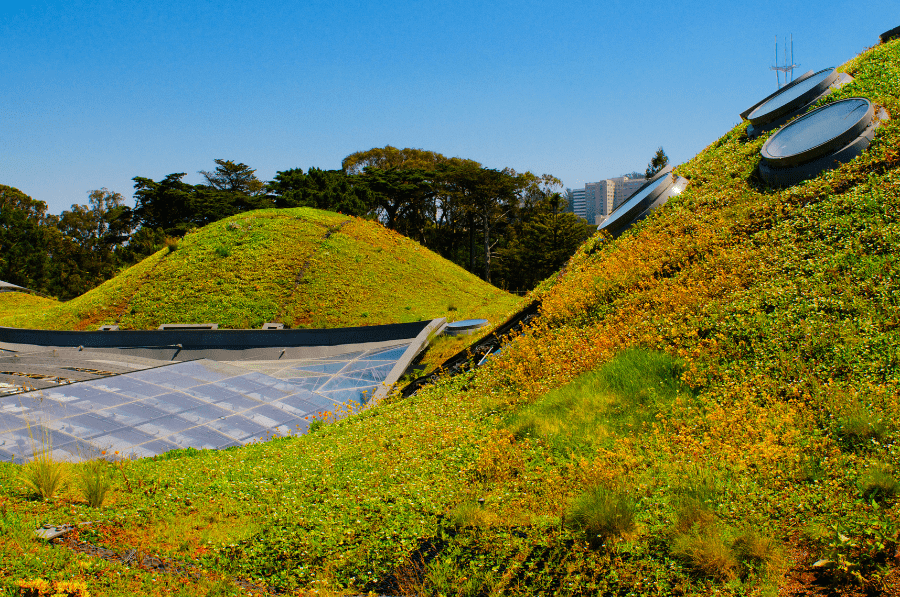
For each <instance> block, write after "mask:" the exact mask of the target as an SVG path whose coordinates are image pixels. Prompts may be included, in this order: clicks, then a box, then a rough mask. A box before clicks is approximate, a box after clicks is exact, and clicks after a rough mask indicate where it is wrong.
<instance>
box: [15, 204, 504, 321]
mask: <svg viewBox="0 0 900 600" xmlns="http://www.w3.org/2000/svg"><path fill="white" fill-rule="evenodd" d="M20 296H22V294H16V293H6V294H0V325H2V326H6V327H25V328H38V329H78V330H84V329H97V328H98V327H99V326H101V325H104V324H118V325H119V327H120V328H121V329H154V328H156V327H158V326H159V325H160V324H162V323H218V324H219V327H226V328H258V327H260V326H261V325H262V324H263V323H266V322H273V321H274V322H283V323H285V325H287V326H290V327H313V328H331V327H353V326H361V325H377V324H385V323H403V322H410V321H421V320H426V319H434V318H438V317H447V318H448V319H449V320H451V321H452V320H457V319H461V318H474V317H482V318H487V319H490V320H491V321H492V322H495V323H497V322H499V320H502V318H503V317H504V316H505V315H506V314H507V313H510V312H512V311H513V310H514V309H515V307H516V306H517V305H518V304H519V303H520V302H521V299H520V298H518V297H516V296H514V295H512V294H508V293H506V292H503V291H501V290H499V289H497V288H495V287H493V286H491V285H490V284H487V283H485V282H483V281H482V280H481V279H479V278H478V277H476V276H475V275H472V274H470V273H468V272H466V271H465V270H463V269H462V268H460V267H458V266H457V265H454V264H453V263H451V262H450V261H447V260H445V259H443V258H441V257H439V256H438V255H436V254H434V253H433V252H431V251H430V250H428V249H426V248H424V247H422V246H421V245H419V244H417V243H416V242H413V241H412V240H410V239H408V238H406V237H403V236H401V235H399V234H397V233H395V232H393V231H391V230H389V229H386V228H384V227H382V226H381V225H379V224H378V223H377V222H374V221H369V220H365V219H361V218H358V217H350V216H345V215H341V214H338V213H332V212H327V211H322V210H316V209H312V208H291V209H268V210H258V211H252V212H247V213H241V214H239V215H235V216H234V217H230V218H228V219H223V220H222V221H218V222H216V223H212V224H210V225H207V226H206V227H203V228H202V229H198V230H196V231H194V232H192V233H189V234H187V235H185V236H184V238H182V239H180V240H170V243H169V244H168V246H167V247H166V248H163V249H162V250H160V251H159V252H157V253H156V254H154V255H153V256H150V257H148V258H147V259H145V260H143V261H142V262H140V263H138V264H137V265H135V266H133V267H131V268H129V269H126V270H125V271H123V272H122V273H120V274H119V275H118V276H116V277H114V278H113V279H110V280H109V281H106V282H105V283H103V284H101V285H99V286H98V287H96V288H95V289H93V290H91V291H89V292H87V293H85V294H83V295H81V296H79V297H77V298H75V299H73V300H70V301H68V302H64V303H56V304H51V303H50V302H49V301H47V302H38V301H34V302H32V303H30V304H29V303H27V302H23V301H22V300H20V299H18V298H19V297H20ZM7 297H9V298H7Z"/></svg>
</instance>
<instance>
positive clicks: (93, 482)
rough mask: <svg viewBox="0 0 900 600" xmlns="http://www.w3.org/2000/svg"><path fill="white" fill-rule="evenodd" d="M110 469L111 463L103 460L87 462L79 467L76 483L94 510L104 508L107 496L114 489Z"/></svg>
mask: <svg viewBox="0 0 900 600" xmlns="http://www.w3.org/2000/svg"><path fill="white" fill-rule="evenodd" d="M110 468H111V467H110V465H109V463H108V462H107V461H106V460H104V459H102V458H97V459H94V460H90V461H86V462H83V463H81V464H80V465H79V466H78V468H77V470H76V481H77V484H78V488H79V489H80V490H81V493H82V495H83V496H84V501H85V502H87V504H88V506H90V507H92V508H100V507H101V506H103V502H104V501H105V500H106V495H107V494H108V493H109V490H110V489H112V477H110V474H109V469H110Z"/></svg>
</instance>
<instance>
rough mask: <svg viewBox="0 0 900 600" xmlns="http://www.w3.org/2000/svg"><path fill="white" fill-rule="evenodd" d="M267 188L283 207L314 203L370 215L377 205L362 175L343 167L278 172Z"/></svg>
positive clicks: (333, 208)
mask: <svg viewBox="0 0 900 600" xmlns="http://www.w3.org/2000/svg"><path fill="white" fill-rule="evenodd" d="M266 190H267V191H268V192H269V194H270V196H269V197H270V198H271V199H272V200H273V201H274V203H275V206H277V207H279V208H289V207H294V206H310V207H312V208H320V209H322V210H331V211H335V212H340V213H343V214H345V215H354V216H363V215H365V214H368V212H369V211H370V210H371V208H372V204H373V200H372V194H371V192H370V191H369V189H368V188H367V187H366V186H365V185H364V184H363V182H362V181H361V178H360V177H358V176H351V175H346V174H345V173H344V172H343V171H340V170H337V171H325V170H322V169H317V168H316V167H310V169H309V171H308V172H307V173H305V174H304V173H303V169H288V170H287V171H278V173H277V174H276V175H275V178H274V179H273V180H272V181H270V182H269V183H268V185H267V186H266Z"/></svg>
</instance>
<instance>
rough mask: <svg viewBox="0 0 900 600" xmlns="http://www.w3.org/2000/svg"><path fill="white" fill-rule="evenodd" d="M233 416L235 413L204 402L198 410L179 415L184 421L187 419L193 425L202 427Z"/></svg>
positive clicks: (193, 409)
mask: <svg viewBox="0 0 900 600" xmlns="http://www.w3.org/2000/svg"><path fill="white" fill-rule="evenodd" d="M233 414H234V413H233V412H232V411H230V410H226V409H224V408H222V407H221V406H216V405H215V404H208V403H206V402H203V403H201V404H200V405H199V406H197V407H196V408H192V409H190V410H186V411H184V412H181V413H179V414H178V416H180V417H181V418H182V419H187V420H188V421H190V422H192V423H196V424H198V425H200V424H203V423H209V422H210V421H215V420H218V419H224V418H228V417H229V416H231V415H233Z"/></svg>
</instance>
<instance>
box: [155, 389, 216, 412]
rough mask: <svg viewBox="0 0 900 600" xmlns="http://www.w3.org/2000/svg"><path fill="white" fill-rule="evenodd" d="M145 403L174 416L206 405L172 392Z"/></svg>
mask: <svg viewBox="0 0 900 600" xmlns="http://www.w3.org/2000/svg"><path fill="white" fill-rule="evenodd" d="M144 402H145V403H146V404H148V405H150V406H155V407H156V408H158V409H160V410H161V411H163V412H166V413H173V414H177V413H180V412H184V411H186V410H190V409H192V408H197V407H198V406H200V405H201V404H204V403H203V402H202V401H200V400H197V399H195V398H191V397H190V396H186V395H184V394H178V393H172V392H170V393H168V394H163V395H162V396H157V397H156V398H147V399H146V400H144Z"/></svg>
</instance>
